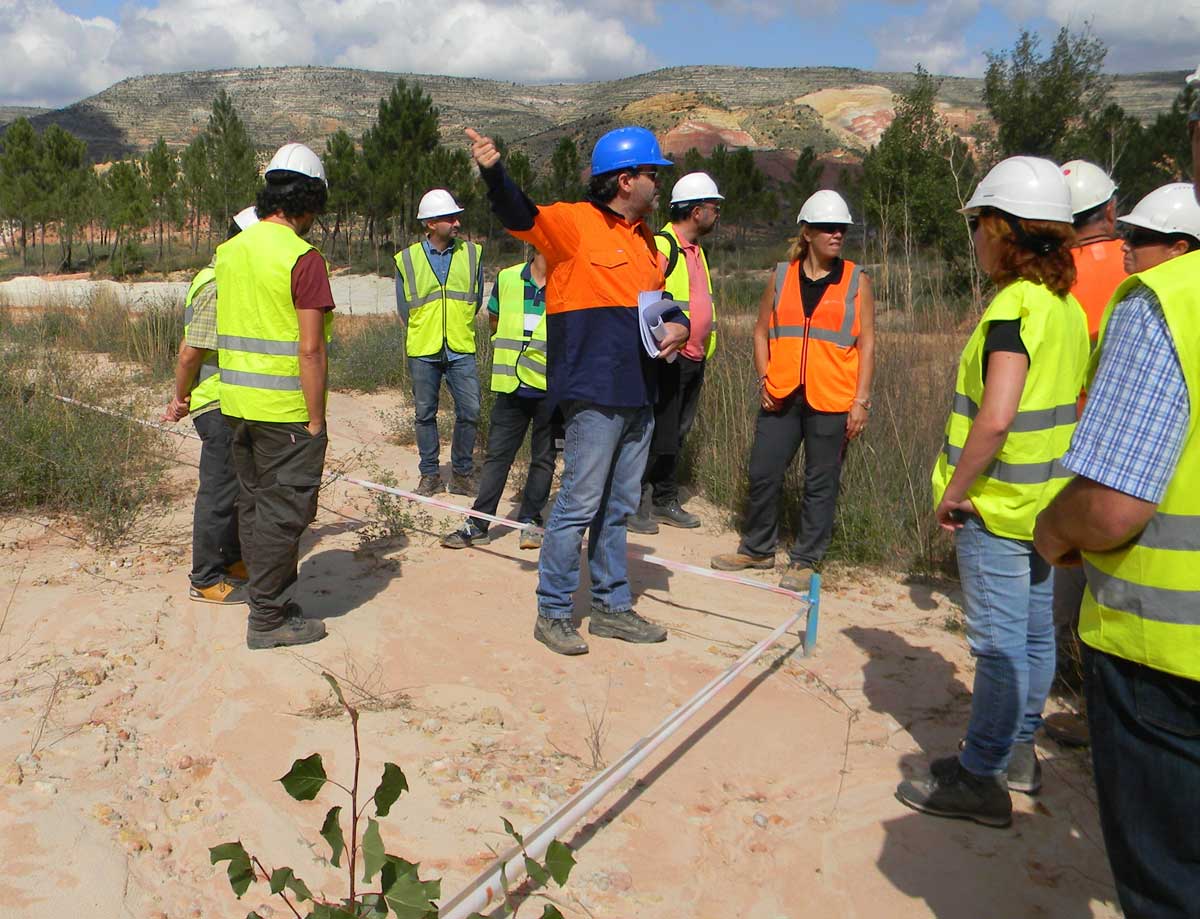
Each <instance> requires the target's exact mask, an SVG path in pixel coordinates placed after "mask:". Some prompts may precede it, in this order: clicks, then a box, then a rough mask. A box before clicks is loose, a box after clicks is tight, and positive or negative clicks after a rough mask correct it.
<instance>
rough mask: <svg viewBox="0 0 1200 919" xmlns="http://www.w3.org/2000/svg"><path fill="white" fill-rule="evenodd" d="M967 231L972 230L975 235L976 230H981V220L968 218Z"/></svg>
mask: <svg viewBox="0 0 1200 919" xmlns="http://www.w3.org/2000/svg"><path fill="white" fill-rule="evenodd" d="M967 229H968V230H970V231H971V232H972V233H974V232H975V231H976V230H978V229H979V218H978V217H968V218H967Z"/></svg>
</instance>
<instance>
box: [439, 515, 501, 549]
mask: <svg viewBox="0 0 1200 919" xmlns="http://www.w3.org/2000/svg"><path fill="white" fill-rule="evenodd" d="M491 541H492V537H491V536H489V535H488V531H487V530H481V529H480V528H479V527H477V526H476V525H475V522H474V521H473V520H468V521H467V522H466V523H464V524H463V525H462V526H461V527H460V528H459V529H457V530H455V531H454V532H453V533H447V534H446V535H445V536H443V537H442V548H444V549H466V548H467V547H468V546H486V545H487V544H488V543H489V542H491Z"/></svg>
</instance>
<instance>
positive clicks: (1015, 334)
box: [983, 319, 1029, 383]
mask: <svg viewBox="0 0 1200 919" xmlns="http://www.w3.org/2000/svg"><path fill="white" fill-rule="evenodd" d="M993 351H1006V352H1008V353H1009V354H1024V355H1025V360H1026V361H1027V362H1028V360H1029V350H1028V349H1027V348H1026V347H1025V342H1023V341H1021V320H1020V319H997V320H995V321H994V322H989V323H988V330H987V334H986V335H985V336H984V339H983V380H984V382H985V383H986V382H987V362H988V358H989V357H991V356H992V352H993Z"/></svg>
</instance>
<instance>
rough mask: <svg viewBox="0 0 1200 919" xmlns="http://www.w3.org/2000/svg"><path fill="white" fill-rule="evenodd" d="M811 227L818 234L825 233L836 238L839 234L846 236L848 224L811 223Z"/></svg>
mask: <svg viewBox="0 0 1200 919" xmlns="http://www.w3.org/2000/svg"><path fill="white" fill-rule="evenodd" d="M809 227H811V228H812V229H813V230H816V232H818V233H825V234H827V235H829V236H836V235H837V234H838V233H841V234H842V235H843V236H844V235H845V234H846V224H844V223H810V224H809Z"/></svg>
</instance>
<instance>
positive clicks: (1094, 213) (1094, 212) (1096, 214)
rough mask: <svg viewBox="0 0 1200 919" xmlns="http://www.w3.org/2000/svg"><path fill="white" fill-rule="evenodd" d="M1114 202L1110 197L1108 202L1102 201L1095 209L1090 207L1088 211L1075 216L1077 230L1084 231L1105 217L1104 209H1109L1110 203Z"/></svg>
mask: <svg viewBox="0 0 1200 919" xmlns="http://www.w3.org/2000/svg"><path fill="white" fill-rule="evenodd" d="M1109 201H1112V197H1111V196H1110V197H1109V198H1108V199H1107V200H1106V201H1101V202H1100V203H1099V204H1097V205H1096V206H1095V207H1089V208H1088V209H1087V210H1086V211H1080V212H1079V213H1078V214H1076V215H1075V221H1074V223H1075V229H1077V230H1082V229H1083V228H1084V227H1086V226H1087V225H1088V224H1089V223H1091V222H1092V221H1094V220H1099V219H1100V218H1101V217H1103V216H1104V209H1105V208H1106V207H1108V202H1109Z"/></svg>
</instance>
